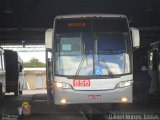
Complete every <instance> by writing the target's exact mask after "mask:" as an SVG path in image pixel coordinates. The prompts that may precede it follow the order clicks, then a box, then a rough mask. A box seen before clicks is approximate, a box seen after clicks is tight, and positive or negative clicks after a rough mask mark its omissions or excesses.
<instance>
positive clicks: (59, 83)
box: [56, 82, 71, 89]
mask: <svg viewBox="0 0 160 120" xmlns="http://www.w3.org/2000/svg"><path fill="white" fill-rule="evenodd" d="M56 87H57V88H63V89H70V88H71V85H70V84H68V83H64V82H56Z"/></svg>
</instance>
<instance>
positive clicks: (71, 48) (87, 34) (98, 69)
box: [54, 19, 131, 76]
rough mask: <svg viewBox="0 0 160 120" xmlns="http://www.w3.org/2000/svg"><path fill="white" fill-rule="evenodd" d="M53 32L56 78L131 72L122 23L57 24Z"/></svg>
mask: <svg viewBox="0 0 160 120" xmlns="http://www.w3.org/2000/svg"><path fill="white" fill-rule="evenodd" d="M60 23H61V24H60ZM65 23H66V25H65ZM55 28H56V29H55V43H54V45H55V54H54V55H55V61H54V62H55V74H56V75H63V76H103V75H107V76H114V75H121V74H127V73H130V72H131V65H130V63H131V62H130V53H131V45H130V44H131V43H130V37H129V32H128V26H127V22H126V21H124V20H121V19H113V20H112V19H106V20H101V19H100V20H99V19H92V20H84V19H83V20H82V21H80V20H79V19H78V20H77V21H76V20H74V22H73V20H63V21H61V20H60V22H59V21H57V24H56V26H55Z"/></svg>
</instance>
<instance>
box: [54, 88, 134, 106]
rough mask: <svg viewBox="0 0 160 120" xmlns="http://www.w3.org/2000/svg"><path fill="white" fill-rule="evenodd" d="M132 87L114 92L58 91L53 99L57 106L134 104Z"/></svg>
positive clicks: (117, 89) (114, 90)
mask: <svg viewBox="0 0 160 120" xmlns="http://www.w3.org/2000/svg"><path fill="white" fill-rule="evenodd" d="M132 96H133V95H132V85H131V86H128V87H124V88H116V89H113V90H103V91H100V90H97V91H94V90H93V91H75V90H72V89H56V90H55V91H54V92H53V99H54V103H55V104H56V105H63V104H87V103H88V104H89V103H132V101H133V98H132Z"/></svg>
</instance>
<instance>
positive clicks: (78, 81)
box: [73, 80, 90, 86]
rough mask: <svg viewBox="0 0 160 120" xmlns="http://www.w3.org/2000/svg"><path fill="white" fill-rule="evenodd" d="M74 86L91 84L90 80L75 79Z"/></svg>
mask: <svg viewBox="0 0 160 120" xmlns="http://www.w3.org/2000/svg"><path fill="white" fill-rule="evenodd" d="M73 86H90V80H73Z"/></svg>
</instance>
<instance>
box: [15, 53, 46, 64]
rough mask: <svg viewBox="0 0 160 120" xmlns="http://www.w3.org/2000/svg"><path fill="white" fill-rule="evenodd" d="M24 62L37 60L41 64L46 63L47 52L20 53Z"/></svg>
mask: <svg viewBox="0 0 160 120" xmlns="http://www.w3.org/2000/svg"><path fill="white" fill-rule="evenodd" d="M18 55H19V56H20V58H21V59H22V60H23V62H28V61H30V60H31V59H32V58H37V59H38V60H39V61H40V62H43V63H45V52H18Z"/></svg>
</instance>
